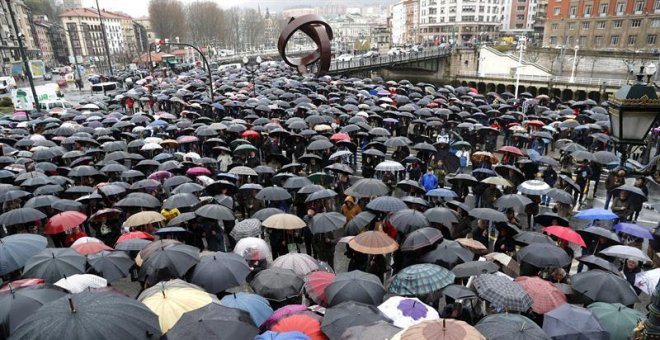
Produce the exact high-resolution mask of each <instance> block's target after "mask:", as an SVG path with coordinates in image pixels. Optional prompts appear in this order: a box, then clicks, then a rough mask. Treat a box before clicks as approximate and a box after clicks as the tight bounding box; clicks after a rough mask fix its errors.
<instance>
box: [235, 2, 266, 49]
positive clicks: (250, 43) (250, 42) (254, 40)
mask: <svg viewBox="0 0 660 340" xmlns="http://www.w3.org/2000/svg"><path fill="white" fill-rule="evenodd" d="M241 22H242V25H241V26H242V28H243V35H244V37H245V43H246V45H247V46H246V47H247V48H258V47H260V46H261V45H262V44H263V43H264V39H263V38H264V32H265V29H266V21H265V19H264V17H263V16H262V15H261V13H259V12H257V10H255V9H252V8H250V9H245V10H243V15H242V20H241Z"/></svg>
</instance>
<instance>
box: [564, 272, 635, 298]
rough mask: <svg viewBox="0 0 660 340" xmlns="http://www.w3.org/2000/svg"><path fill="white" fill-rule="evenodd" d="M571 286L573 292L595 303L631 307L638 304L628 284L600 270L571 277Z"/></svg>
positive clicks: (622, 279) (619, 277)
mask: <svg viewBox="0 0 660 340" xmlns="http://www.w3.org/2000/svg"><path fill="white" fill-rule="evenodd" d="M571 285H572V286H573V289H574V290H575V291H578V292H580V293H582V294H584V295H585V296H586V297H588V298H590V299H591V300H593V301H597V302H609V303H621V304H624V305H626V306H627V305H632V304H635V303H636V302H639V298H638V297H637V293H635V291H634V290H633V288H632V286H631V285H630V283H629V282H628V281H627V280H626V279H625V278H623V277H621V276H620V275H616V274H613V273H612V272H609V271H604V270H600V269H593V270H588V271H586V272H581V273H577V274H575V275H573V276H572V277H571Z"/></svg>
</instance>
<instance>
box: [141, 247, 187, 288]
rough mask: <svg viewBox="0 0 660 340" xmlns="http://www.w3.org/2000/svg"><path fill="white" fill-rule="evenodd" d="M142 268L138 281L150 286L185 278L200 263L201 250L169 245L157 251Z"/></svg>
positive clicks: (147, 258)
mask: <svg viewBox="0 0 660 340" xmlns="http://www.w3.org/2000/svg"><path fill="white" fill-rule="evenodd" d="M143 260H144V262H143V263H142V266H141V267H140V272H139V275H138V279H139V280H140V281H142V282H149V283H150V284H154V283H157V282H159V281H162V280H169V279H171V278H172V277H183V276H184V275H185V274H186V272H188V270H189V269H190V268H192V267H193V266H194V265H196V264H197V262H199V249H198V248H197V247H193V246H189V245H186V244H180V243H178V244H168V245H164V246H161V247H160V248H157V249H155V250H154V251H153V252H152V253H150V254H149V255H148V256H146V258H144V259H143Z"/></svg>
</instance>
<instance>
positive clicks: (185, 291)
mask: <svg viewBox="0 0 660 340" xmlns="http://www.w3.org/2000/svg"><path fill="white" fill-rule="evenodd" d="M214 300H215V302H217V303H219V302H218V301H217V299H214V298H213V297H212V296H211V295H210V294H209V293H207V292H205V291H204V290H203V289H202V288H199V287H197V286H195V285H193V284H190V283H187V282H185V281H182V280H171V281H168V282H161V283H158V284H156V285H155V286H153V287H151V288H149V289H147V290H145V291H144V292H142V294H140V296H138V301H140V302H142V303H143V304H145V305H146V306H147V307H148V308H149V309H151V311H152V312H154V314H156V315H158V320H159V322H160V329H161V331H162V332H163V334H165V333H166V332H167V331H169V330H170V328H172V327H173V326H174V324H176V322H177V321H179V318H181V316H182V315H183V313H186V312H190V311H192V310H195V309H198V308H202V307H204V306H206V305H208V304H209V303H212V302H214Z"/></svg>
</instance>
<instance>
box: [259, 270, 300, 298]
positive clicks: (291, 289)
mask: <svg viewBox="0 0 660 340" xmlns="http://www.w3.org/2000/svg"><path fill="white" fill-rule="evenodd" d="M304 284H305V281H304V280H303V279H302V277H300V276H299V275H298V274H296V273H295V272H294V271H293V270H290V269H283V268H277V267H272V268H268V269H264V270H262V271H260V272H259V273H257V275H256V276H255V277H254V279H253V280H252V281H251V282H250V287H252V289H253V290H254V292H255V293H257V294H259V295H261V296H263V297H265V298H266V299H268V300H272V301H277V302H281V301H285V300H287V299H290V298H293V297H296V296H298V295H300V293H301V292H302V287H303V285H304Z"/></svg>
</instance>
